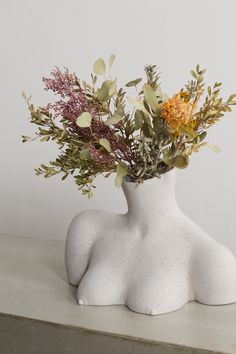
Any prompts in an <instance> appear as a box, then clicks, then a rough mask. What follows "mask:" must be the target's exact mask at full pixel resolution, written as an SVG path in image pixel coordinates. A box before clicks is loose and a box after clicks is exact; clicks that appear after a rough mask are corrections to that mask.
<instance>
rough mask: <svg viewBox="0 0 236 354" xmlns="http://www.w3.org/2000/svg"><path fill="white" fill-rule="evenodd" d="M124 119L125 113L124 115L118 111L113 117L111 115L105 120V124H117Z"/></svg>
mask: <svg viewBox="0 0 236 354" xmlns="http://www.w3.org/2000/svg"><path fill="white" fill-rule="evenodd" d="M122 119H124V115H123V114H122V113H121V112H119V111H116V112H115V113H114V114H113V115H112V116H111V117H109V118H108V119H107V120H106V121H105V124H106V125H112V124H117V123H119V122H120V121H121V120H122Z"/></svg>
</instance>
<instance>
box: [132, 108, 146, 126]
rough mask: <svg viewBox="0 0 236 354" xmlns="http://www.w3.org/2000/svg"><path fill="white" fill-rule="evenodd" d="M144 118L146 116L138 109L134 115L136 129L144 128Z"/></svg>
mask: <svg viewBox="0 0 236 354" xmlns="http://www.w3.org/2000/svg"><path fill="white" fill-rule="evenodd" d="M143 118H144V114H143V112H142V111H140V110H139V109H137V110H136V111H135V115H134V122H135V130H139V129H141V128H142V125H143Z"/></svg>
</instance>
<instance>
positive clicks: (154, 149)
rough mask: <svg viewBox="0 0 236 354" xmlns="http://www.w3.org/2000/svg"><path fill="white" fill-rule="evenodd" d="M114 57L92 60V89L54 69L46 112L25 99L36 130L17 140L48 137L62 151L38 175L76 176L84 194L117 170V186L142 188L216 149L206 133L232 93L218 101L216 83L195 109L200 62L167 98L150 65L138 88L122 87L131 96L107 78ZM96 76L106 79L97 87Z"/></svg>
mask: <svg viewBox="0 0 236 354" xmlns="http://www.w3.org/2000/svg"><path fill="white" fill-rule="evenodd" d="M114 59H115V55H111V56H110V58H109V64H108V65H107V66H106V64H105V62H104V60H103V59H101V58H100V59H98V60H97V61H96V62H95V64H94V67H93V74H91V84H88V83H86V82H85V81H81V80H79V78H78V77H77V76H76V74H75V73H73V74H71V73H69V71H68V69H65V70H64V71H63V72H62V71H61V70H59V69H58V68H56V69H55V70H54V71H53V72H52V73H51V77H50V78H43V82H44V84H45V89H46V90H52V91H53V92H54V93H56V94H57V95H59V96H60V98H59V100H57V101H56V102H54V103H49V104H48V105H47V106H46V107H37V108H36V107H35V106H34V105H33V104H32V103H31V97H27V96H26V95H25V94H23V96H24V98H25V99H26V102H27V105H28V108H29V111H30V117H31V122H32V123H33V124H35V125H37V126H38V130H37V132H36V134H35V137H33V138H31V137H28V136H25V135H23V136H22V138H23V142H26V141H30V140H31V141H32V140H35V139H37V138H40V140H41V141H49V140H54V141H56V143H57V144H58V145H59V150H60V154H59V155H58V157H57V158H56V159H55V161H50V163H49V166H46V165H44V164H42V165H41V166H40V168H37V169H35V172H36V174H37V175H41V174H42V175H44V176H45V177H51V176H53V175H55V174H57V173H63V177H62V179H63V180H64V179H65V178H66V177H67V176H68V175H74V179H75V182H76V184H77V185H78V187H79V189H81V190H82V193H83V194H85V195H87V196H88V197H91V196H92V194H93V193H92V190H93V188H95V185H94V179H95V178H96V176H98V175H99V174H102V175H104V176H105V177H108V176H110V174H111V173H113V172H115V173H116V178H115V184H116V186H117V187H120V186H121V184H122V181H123V178H124V177H125V176H128V178H129V180H130V181H135V182H138V183H141V182H143V181H144V180H147V179H149V178H152V177H160V176H161V174H163V173H166V172H168V171H170V170H171V169H173V168H174V167H177V168H185V167H187V166H188V163H189V156H190V155H191V154H192V153H193V152H197V151H198V150H199V149H200V148H201V147H202V146H208V147H210V148H211V149H213V150H215V151H216V150H217V147H216V146H214V145H210V144H209V143H207V142H205V137H206V135H207V129H208V128H209V127H211V126H212V125H213V124H215V123H216V122H217V121H218V120H219V119H220V118H221V117H223V116H224V114H225V113H226V112H230V111H231V106H232V105H235V104H236V94H232V95H230V96H229V98H228V99H227V100H226V101H224V100H223V99H222V97H220V87H221V83H218V82H216V83H215V84H214V85H213V87H210V86H209V87H207V90H206V95H205V98H204V100H203V101H202V104H201V106H200V107H199V105H200V104H199V103H200V102H199V101H200V98H201V97H202V96H203V94H204V73H205V70H202V69H200V67H199V65H197V66H196V70H194V71H191V74H192V80H191V81H189V82H188V84H187V85H185V87H184V88H182V89H181V90H180V91H179V92H178V93H177V94H175V95H174V96H173V97H171V98H169V97H168V96H167V95H166V94H164V93H163V92H162V90H161V87H160V83H159V80H160V75H159V73H158V71H157V67H156V65H147V66H145V67H144V71H145V76H146V79H145V82H144V83H143V79H142V78H138V79H135V80H132V81H130V82H128V83H127V84H126V85H125V86H126V88H135V90H136V98H131V97H126V92H125V90H124V89H123V88H118V87H117V81H116V79H113V78H112V75H111V67H112V64H113V62H114ZM98 78H102V79H103V80H104V81H103V82H101V83H100V84H99V85H98V87H97V81H98ZM127 106H128V109H130V107H132V109H131V110H128V109H127Z"/></svg>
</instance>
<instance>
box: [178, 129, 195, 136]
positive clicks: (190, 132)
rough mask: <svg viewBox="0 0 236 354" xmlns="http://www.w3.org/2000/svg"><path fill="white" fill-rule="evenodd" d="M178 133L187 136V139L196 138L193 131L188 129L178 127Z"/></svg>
mask: <svg viewBox="0 0 236 354" xmlns="http://www.w3.org/2000/svg"><path fill="white" fill-rule="evenodd" d="M179 131H180V132H181V133H183V134H185V135H187V136H188V137H189V138H192V139H194V138H195V137H196V132H195V130H194V129H192V128H190V127H179Z"/></svg>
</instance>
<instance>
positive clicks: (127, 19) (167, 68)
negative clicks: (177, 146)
mask: <svg viewBox="0 0 236 354" xmlns="http://www.w3.org/2000/svg"><path fill="white" fill-rule="evenodd" d="M235 11H236V3H235V1H234V0H225V1H219V0H217V1H216V0H214V1H213V0H205V1H204V0H198V1H190V0H179V1H159V0H148V1H139V0H128V1H123V0H120V1H115V0H100V1H91V0H90V1H81V0H80V1H75V0H71V1H62V0H51V1H46V0H41V1H33V0H32V1H30V0H20V1H16V0H15V1H13V0H0V37H1V38H0V43H1V44H0V45H1V56H0V61H1V66H0V71H1V72H0V74H1V75H0V78H1V139H0V145H1V150H0V151H1V152H0V159H1V165H0V166H1V174H0V197H1V198H0V234H12V235H22V236H28V237H40V238H47V239H58V240H64V239H65V234H66V230H67V228H68V225H69V223H70V220H71V219H72V217H73V216H74V215H75V214H76V213H77V212H79V211H80V210H82V209H85V208H99V209H106V210H109V211H114V212H121V211H125V210H126V204H125V200H124V197H123V195H122V192H121V190H117V189H115V187H114V186H113V178H110V179H109V180H105V179H102V178H101V179H98V180H97V191H96V194H95V197H94V199H93V200H91V201H88V200H87V199H86V198H85V197H83V196H82V195H81V194H80V192H79V191H77V189H76V186H75V184H74V182H73V180H72V179H71V180H69V179H68V180H66V181H65V182H61V180H60V177H55V178H53V179H49V180H46V179H44V178H43V177H35V175H34V172H33V169H34V167H37V166H38V165H39V164H40V163H41V162H47V161H49V160H50V159H53V158H54V157H55V156H56V154H57V147H56V146H55V145H54V144H53V143H40V142H33V143H28V144H22V143H21V134H26V135H30V134H32V133H33V131H34V127H33V126H31V125H30V123H29V120H28V113H27V109H26V106H25V104H24V101H23V99H22V97H21V92H22V91H26V92H27V93H31V94H32V95H33V101H34V102H35V103H36V104H37V103H38V104H44V103H46V102H47V101H48V100H50V96H49V94H47V93H46V92H44V91H43V86H42V82H41V77H42V76H47V75H48V74H49V72H50V71H51V69H52V68H53V67H54V66H55V65H58V66H60V67H63V66H66V67H68V68H69V69H71V70H72V71H76V72H77V73H78V75H79V76H80V77H81V78H84V79H89V75H90V71H91V68H92V65H93V62H94V60H95V59H97V58H98V57H100V56H102V57H104V58H108V57H109V54H111V53H115V54H116V55H117V60H116V63H115V65H114V72H116V74H117V76H118V79H119V82H120V84H124V83H125V82H127V81H129V80H131V79H134V78H136V77H139V76H140V75H141V74H142V67H143V66H144V65H145V64H147V63H153V64H154V63H155V64H158V65H159V66H160V68H161V71H162V82H163V89H164V91H166V92H168V93H169V94H170V95H171V94H173V93H175V92H176V91H177V90H179V88H181V87H182V86H183V84H184V83H186V81H187V80H188V79H189V77H190V76H189V71H190V69H192V68H193V67H194V66H195V65H196V64H197V63H200V64H201V65H202V66H205V67H206V68H207V69H208V71H207V77H206V78H207V83H210V82H213V81H214V80H216V81H223V83H224V92H223V93H224V96H225V97H226V95H227V94H229V93H232V92H235V91H236V80H235V73H236V69H235V63H236V41H235V33H236V21H235ZM235 135H236V110H235V111H234V113H232V114H231V115H227V116H226V117H225V118H224V119H223V120H222V122H220V123H218V124H217V125H216V126H215V127H213V128H212V129H211V131H210V132H209V138H208V141H210V142H211V143H213V144H217V145H219V146H220V147H221V150H222V152H221V153H220V154H214V153H213V152H211V151H208V150H202V151H201V152H199V153H198V154H196V155H194V156H192V157H191V163H190V167H189V168H188V169H187V170H185V171H179V172H178V181H177V198H178V201H179V203H180V205H181V206H182V208H183V209H184V211H185V212H186V213H187V214H188V215H190V216H191V217H192V218H193V219H194V220H195V221H196V222H198V223H199V224H200V225H201V226H202V227H203V228H204V229H205V230H206V231H208V232H209V233H210V234H211V235H213V236H214V237H215V238H216V239H217V240H219V241H221V242H222V243H224V244H225V245H227V246H229V247H230V248H231V249H232V250H233V251H234V252H235V254H236V217H235V202H236V168H235V150H236V142H235ZM153 197H155V196H153Z"/></svg>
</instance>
